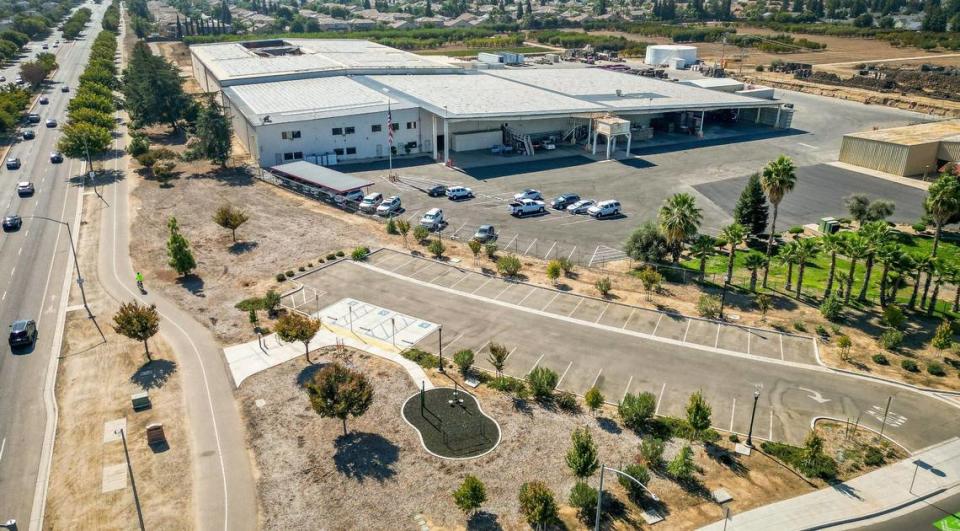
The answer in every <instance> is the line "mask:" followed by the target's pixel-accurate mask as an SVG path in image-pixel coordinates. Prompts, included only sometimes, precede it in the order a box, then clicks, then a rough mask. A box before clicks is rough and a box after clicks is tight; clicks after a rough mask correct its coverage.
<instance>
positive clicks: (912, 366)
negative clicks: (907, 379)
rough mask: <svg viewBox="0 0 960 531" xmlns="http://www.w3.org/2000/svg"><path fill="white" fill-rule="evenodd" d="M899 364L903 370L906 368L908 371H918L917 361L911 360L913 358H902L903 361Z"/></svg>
mask: <svg viewBox="0 0 960 531" xmlns="http://www.w3.org/2000/svg"><path fill="white" fill-rule="evenodd" d="M900 366H901V367H903V368H904V370H908V371H910V372H919V371H920V368H919V367H917V362H915V361H913V360H903V361H901V362H900Z"/></svg>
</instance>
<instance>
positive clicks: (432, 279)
mask: <svg viewBox="0 0 960 531" xmlns="http://www.w3.org/2000/svg"><path fill="white" fill-rule="evenodd" d="M446 273H447V269H444V270H443V271H442V272H441V273H440V274H438V275H437V276H435V277H433V278H431V279H430V280H428V281H427V282H429V283H431V284H433V283H434V282H435V281H436V280H437V279H438V278H440V277H442V276H443V275H445V274H446Z"/></svg>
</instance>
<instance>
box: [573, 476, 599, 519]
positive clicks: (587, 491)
mask: <svg viewBox="0 0 960 531" xmlns="http://www.w3.org/2000/svg"><path fill="white" fill-rule="evenodd" d="M569 502H570V507H573V508H574V509H576V510H577V518H579V519H580V521H581V522H583V523H585V524H591V523H593V521H594V519H595V518H596V516H597V489H595V488H593V487H591V486H590V485H587V484H586V483H585V482H583V481H578V482H577V483H576V484H574V486H573V488H572V489H570V500H569Z"/></svg>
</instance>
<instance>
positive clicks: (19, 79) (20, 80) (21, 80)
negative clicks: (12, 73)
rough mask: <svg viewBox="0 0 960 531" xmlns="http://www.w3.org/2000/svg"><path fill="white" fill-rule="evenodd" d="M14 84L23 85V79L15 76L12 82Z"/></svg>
mask: <svg viewBox="0 0 960 531" xmlns="http://www.w3.org/2000/svg"><path fill="white" fill-rule="evenodd" d="M14 83H16V84H17V85H23V78H22V77H20V76H17V79H16V80H14Z"/></svg>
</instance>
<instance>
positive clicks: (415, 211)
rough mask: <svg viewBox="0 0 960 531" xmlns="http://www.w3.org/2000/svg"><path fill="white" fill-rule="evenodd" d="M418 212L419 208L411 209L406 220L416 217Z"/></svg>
mask: <svg viewBox="0 0 960 531" xmlns="http://www.w3.org/2000/svg"><path fill="white" fill-rule="evenodd" d="M419 213H420V210H419V209H418V210H414V211H413V214H410V216H408V217H407V221H408V222H409V221H411V220H413V218H415V217H417V214H419Z"/></svg>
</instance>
